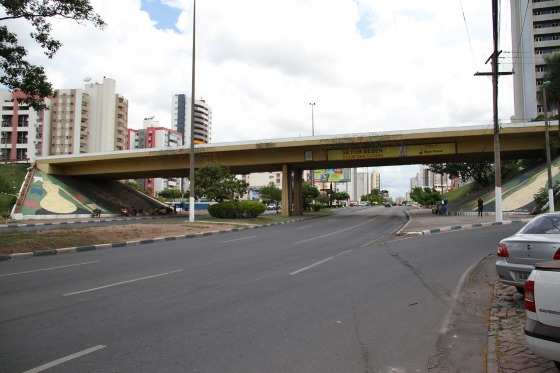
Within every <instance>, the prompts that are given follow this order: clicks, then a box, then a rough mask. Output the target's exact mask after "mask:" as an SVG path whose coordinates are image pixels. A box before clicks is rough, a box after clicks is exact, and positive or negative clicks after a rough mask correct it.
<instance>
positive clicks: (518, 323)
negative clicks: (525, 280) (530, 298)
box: [488, 282, 557, 373]
mask: <svg viewBox="0 0 560 373" xmlns="http://www.w3.org/2000/svg"><path fill="white" fill-rule="evenodd" d="M525 320H526V316H525V310H524V309H523V297H522V296H521V294H518V293H517V291H516V289H515V288H514V287H513V286H507V285H504V284H502V283H500V282H496V285H495V288H494V304H493V305H492V310H491V313H490V325H489V331H488V336H489V340H488V350H489V352H490V354H489V356H488V359H489V361H488V363H489V367H490V368H489V369H488V373H498V372H499V373H517V372H525V373H554V372H557V370H556V368H555V367H554V364H553V363H552V362H551V361H548V360H546V359H543V358H541V357H539V356H537V355H535V354H534V353H533V352H531V350H530V349H529V347H528V346H527V342H526V341H525V334H524V333H523V326H524V325H525Z"/></svg>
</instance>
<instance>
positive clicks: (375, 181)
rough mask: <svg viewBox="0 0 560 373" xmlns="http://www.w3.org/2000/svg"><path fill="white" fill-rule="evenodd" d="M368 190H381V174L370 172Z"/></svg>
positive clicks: (375, 171) (374, 171)
mask: <svg viewBox="0 0 560 373" xmlns="http://www.w3.org/2000/svg"><path fill="white" fill-rule="evenodd" d="M370 177H371V181H370V184H369V185H370V190H374V189H377V190H381V174H380V173H379V171H377V170H372V171H371V176H370Z"/></svg>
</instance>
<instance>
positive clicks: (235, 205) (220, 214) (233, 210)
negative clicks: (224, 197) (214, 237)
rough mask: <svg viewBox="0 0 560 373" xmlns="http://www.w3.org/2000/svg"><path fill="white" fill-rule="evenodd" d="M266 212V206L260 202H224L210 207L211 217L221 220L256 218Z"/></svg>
mask: <svg viewBox="0 0 560 373" xmlns="http://www.w3.org/2000/svg"><path fill="white" fill-rule="evenodd" d="M265 210H266V206H265V205H264V204H262V203H261V202H258V201H224V202H221V203H216V204H214V205H210V206H208V212H209V213H210V215H211V216H212V217H214V218H219V219H242V218H256V217H257V216H259V215H260V214H262V213H263V212H265Z"/></svg>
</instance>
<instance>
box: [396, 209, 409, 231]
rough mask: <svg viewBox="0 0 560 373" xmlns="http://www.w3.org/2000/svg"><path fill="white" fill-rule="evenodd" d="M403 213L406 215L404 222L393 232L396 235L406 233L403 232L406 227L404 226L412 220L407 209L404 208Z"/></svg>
mask: <svg viewBox="0 0 560 373" xmlns="http://www.w3.org/2000/svg"><path fill="white" fill-rule="evenodd" d="M404 215H405V216H406V220H407V221H406V223H404V224H403V225H402V227H400V228H399V230H398V231H396V232H395V235H396V236H403V235H406V234H407V233H406V232H404V230H405V229H406V227H408V225H409V224H410V222H411V221H412V217H411V216H410V214H409V213H408V211H407V210H404Z"/></svg>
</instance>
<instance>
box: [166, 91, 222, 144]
mask: <svg viewBox="0 0 560 373" xmlns="http://www.w3.org/2000/svg"><path fill="white" fill-rule="evenodd" d="M171 125H172V127H173V129H174V130H175V131H177V132H179V133H181V134H183V133H184V136H185V145H187V146H190V136H191V132H190V129H191V98H190V97H189V96H187V95H185V94H182V93H181V94H176V95H173V100H172V103H171ZM211 139H212V109H210V106H209V105H208V103H207V102H206V101H205V100H195V104H194V143H195V144H208V143H209V142H210V141H211Z"/></svg>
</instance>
